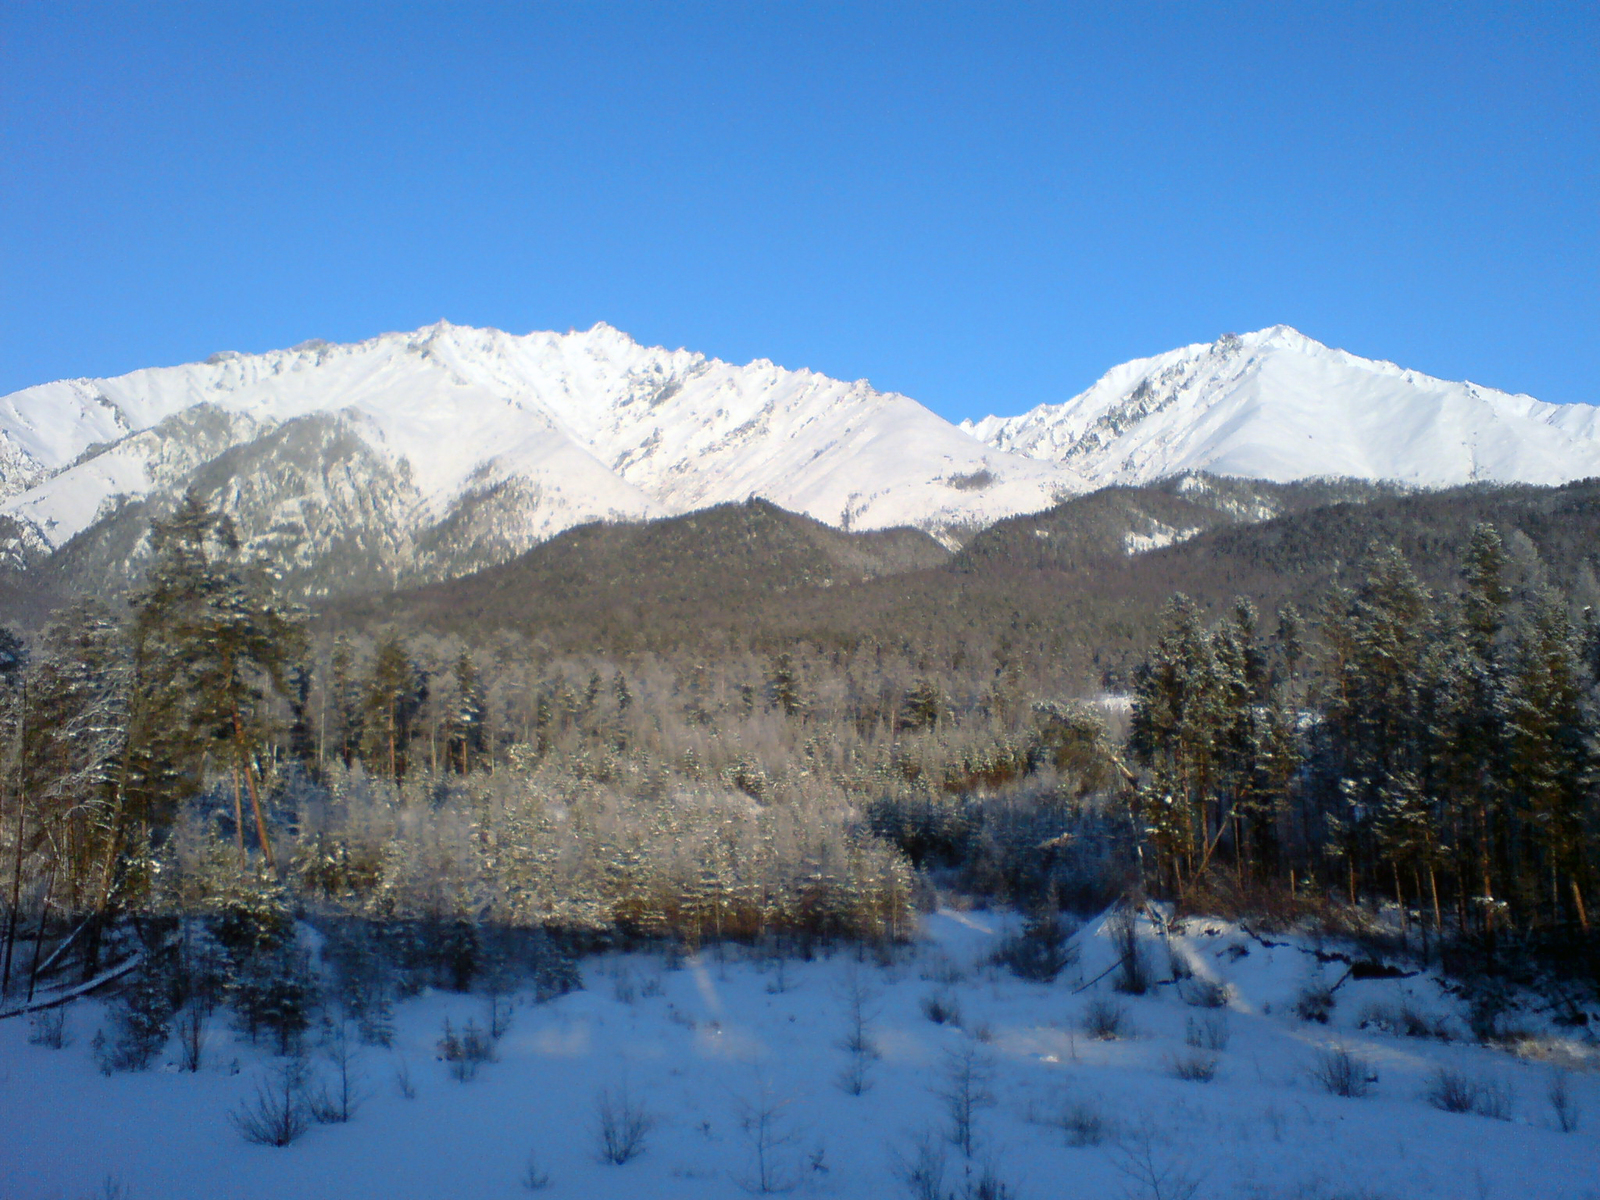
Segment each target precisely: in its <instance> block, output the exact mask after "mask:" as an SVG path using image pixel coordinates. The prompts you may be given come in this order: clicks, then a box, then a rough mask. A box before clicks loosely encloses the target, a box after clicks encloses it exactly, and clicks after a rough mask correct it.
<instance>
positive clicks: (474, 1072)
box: [439, 1017, 494, 1083]
mask: <svg viewBox="0 0 1600 1200" xmlns="http://www.w3.org/2000/svg"><path fill="white" fill-rule="evenodd" d="M439 1057H440V1058H442V1059H443V1060H444V1061H445V1062H446V1063H448V1064H449V1070H450V1075H451V1077H452V1078H454V1079H456V1080H458V1081H460V1082H461V1083H467V1082H469V1081H470V1080H473V1079H476V1078H477V1077H478V1068H479V1067H481V1066H482V1065H483V1064H484V1063H487V1062H493V1061H494V1039H493V1038H491V1037H490V1036H489V1035H488V1033H486V1032H485V1031H484V1030H482V1029H480V1028H478V1023H477V1022H476V1021H468V1022H467V1023H466V1026H465V1027H464V1028H463V1029H462V1030H461V1032H460V1033H459V1034H458V1033H456V1031H455V1030H454V1029H453V1028H452V1027H451V1025H450V1019H449V1018H448V1017H446V1018H445V1022H444V1036H443V1037H441V1038H440V1039H439Z"/></svg>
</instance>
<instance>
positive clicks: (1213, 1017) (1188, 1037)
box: [1183, 1012, 1230, 1050]
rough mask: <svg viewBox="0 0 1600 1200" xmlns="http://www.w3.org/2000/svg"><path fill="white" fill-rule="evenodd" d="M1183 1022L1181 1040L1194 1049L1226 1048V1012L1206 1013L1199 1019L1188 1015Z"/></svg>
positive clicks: (1227, 1034) (1227, 1036)
mask: <svg viewBox="0 0 1600 1200" xmlns="http://www.w3.org/2000/svg"><path fill="white" fill-rule="evenodd" d="M1183 1024H1184V1029H1183V1040H1184V1042H1185V1043H1186V1044H1188V1045H1190V1046H1193V1047H1194V1048H1195V1049H1196V1050H1226V1049H1227V1048H1228V1039H1229V1036H1230V1035H1229V1032H1228V1016H1227V1014H1226V1013H1221V1012H1215V1013H1207V1014H1206V1015H1205V1016H1204V1017H1202V1018H1200V1019H1199V1020H1196V1019H1195V1018H1194V1017H1190V1018H1188V1019H1187V1020H1186V1021H1185V1022H1184V1023H1183Z"/></svg>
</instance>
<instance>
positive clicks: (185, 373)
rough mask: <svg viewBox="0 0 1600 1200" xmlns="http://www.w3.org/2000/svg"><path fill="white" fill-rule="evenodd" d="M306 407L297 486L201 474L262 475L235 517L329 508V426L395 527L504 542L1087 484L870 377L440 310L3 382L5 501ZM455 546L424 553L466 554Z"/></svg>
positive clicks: (177, 461)
mask: <svg viewBox="0 0 1600 1200" xmlns="http://www.w3.org/2000/svg"><path fill="white" fill-rule="evenodd" d="M202 414H203V416H201V415H202ZM330 421H331V422H332V423H333V425H332V426H330V425H329V422H330ZM304 422H312V423H313V424H315V425H316V427H317V429H318V430H319V431H320V432H319V435H318V436H317V437H310V436H302V437H300V438H298V439H291V440H295V441H296V442H297V444H298V445H299V446H300V448H301V451H302V454H301V456H300V458H299V459H298V460H297V465H298V472H297V476H303V477H304V478H299V481H298V482H297V483H296V486H295V487H294V488H293V489H291V494H271V495H263V494H262V493H263V492H267V493H270V492H272V487H271V483H272V481H271V480H270V479H269V480H267V481H266V482H265V484H264V483H263V481H262V480H260V479H250V478H246V477H245V476H243V475H237V474H236V475H235V476H234V478H235V480H236V483H234V484H232V485H230V484H229V481H228V480H216V481H214V482H215V483H216V484H217V487H216V488H215V489H214V490H215V491H216V492H217V494H218V496H219V498H220V499H222V500H223V501H224V502H225V503H229V504H230V506H233V507H237V506H238V505H239V503H240V502H241V501H242V500H243V499H244V493H246V492H250V493H254V494H255V496H254V498H255V500H256V502H257V505H258V507H257V509H255V510H251V511H246V512H244V513H242V514H240V515H242V516H243V517H244V523H245V525H246V527H247V531H248V530H252V529H253V530H254V531H256V532H257V533H259V532H262V531H265V530H268V529H271V528H273V527H274V526H275V525H282V524H283V523H284V521H286V520H287V521H288V522H289V524H291V525H295V526H299V527H302V528H304V529H307V530H308V531H309V527H308V526H307V525H306V518H307V516H308V512H307V510H308V508H309V509H311V510H313V512H312V514H311V515H314V516H316V517H317V518H318V519H331V516H330V513H331V509H330V507H329V504H328V503H327V501H328V497H327V495H326V494H325V493H326V492H327V491H328V489H329V487H330V486H331V485H330V484H329V483H328V481H327V479H326V478H325V477H326V476H327V474H328V470H327V466H328V459H327V456H326V454H325V453H322V451H321V450H319V445H320V444H321V443H327V442H328V441H329V434H330V429H331V428H337V430H338V432H339V434H340V435H341V436H340V437H338V438H332V441H333V442H335V443H338V444H339V445H340V446H342V447H343V448H344V449H345V450H347V451H348V450H349V449H350V445H351V444H352V443H354V444H357V445H359V447H360V449H361V452H362V455H363V456H364V457H367V458H372V459H374V460H375V461H376V462H378V463H381V464H384V465H385V467H386V469H385V470H382V471H381V472H380V473H381V474H382V475H383V476H384V479H383V483H384V490H385V492H386V501H385V503H384V504H382V505H380V507H381V508H382V512H381V513H379V514H376V515H375V516H374V519H380V520H381V521H383V522H386V523H387V524H388V526H389V527H390V532H391V533H392V534H393V535H395V536H396V537H397V538H399V539H400V540H402V541H417V540H418V539H425V538H426V537H427V535H428V533H429V531H431V530H435V529H437V528H439V527H441V526H446V527H450V528H454V527H456V526H461V525H466V526H471V527H473V528H474V530H475V536H476V537H477V538H478V540H479V541H480V542H482V541H483V540H484V539H485V538H487V540H488V541H489V542H491V543H494V544H495V545H496V546H498V547H499V548H500V549H501V550H510V551H512V552H514V551H515V550H516V549H521V548H525V547H526V546H528V545H531V544H533V543H535V542H537V541H539V540H542V539H543V538H545V537H548V536H550V535H551V534H553V533H555V532H558V531H559V530H560V529H563V528H566V527H568V526H570V525H573V524H576V523H578V522H581V521H584V520H593V519H596V518H639V517H648V516H657V515H663V514H668V513H677V512H685V511H688V510H690V509H695V508H701V507H704V506H707V505H710V504H716V503H720V502H723V501H729V500H743V499H746V498H747V497H750V496H761V497H764V498H766V499H769V500H771V501H773V502H774V503H776V504H778V505H780V506H782V507H784V508H787V509H790V510H793V511H797V512H803V513H807V514H810V515H812V516H815V517H817V518H820V519H822V520H825V521H828V522H830V523H833V524H840V525H844V526H846V527H854V528H860V529H866V528H881V527H886V526H891V525H899V524H915V525H919V526H921V527H923V528H926V529H930V530H943V529H949V528H959V527H971V526H975V525H982V524H986V523H988V522H989V521H993V520H995V519H997V518H999V517H1002V516H1006V515H1010V514H1012V513H1017V512H1024V511H1031V510H1034V509H1038V508H1042V507H1045V506H1047V505H1049V504H1050V503H1051V502H1052V499H1053V497H1054V496H1056V495H1058V494H1061V493H1063V492H1071V491H1078V490H1081V489H1082V488H1083V486H1084V485H1083V482H1082V480H1080V479H1079V478H1078V477H1077V475H1076V473H1075V472H1074V471H1072V470H1071V469H1070V468H1066V467H1063V466H1061V465H1060V464H1056V463H1047V462H1041V461H1039V460H1037V459H1034V458H1031V457H1029V456H1026V455H1014V454H1009V453H1006V452H1004V451H996V450H994V449H993V448H992V447H989V446H986V445H984V444H983V443H982V442H979V441H978V440H976V439H974V438H972V437H971V436H969V435H968V434H966V433H963V432H962V431H960V430H958V429H957V428H956V427H954V426H953V425H951V424H950V423H948V422H946V421H944V420H943V419H941V418H940V417H938V416H936V415H934V414H933V413H932V412H930V411H928V410H927V409H926V408H924V407H922V406H921V405H920V404H917V403H916V402H915V401H912V400H909V399H907V398H906V397H904V396H897V395H889V394H884V393H880V392H877V391H874V390H873V389H872V388H871V387H869V386H868V385H867V384H866V383H865V382H864V381H862V382H857V383H843V382H841V381H839V380H835V379H829V378H828V377H826V376H823V375H818V374H815V373H814V372H811V371H789V370H785V369H783V368H781V367H778V366H775V365H774V364H772V363H770V362H767V361H765V360H758V361H756V362H753V363H750V364H748V365H746V366H735V365H733V364H730V363H725V362H721V361H719V360H716V359H707V358H705V357H703V356H701V355H698V354H693V353H690V352H688V351H685V350H676V351H672V350H665V349H661V348H659V347H645V346H640V345H638V344H637V343H635V342H634V341H633V340H632V339H631V338H629V337H628V336H627V335H626V334H623V333H621V332H619V331H618V330H615V329H613V328H611V327H610V326H607V325H603V324H601V325H596V326H595V327H594V328H593V329H590V330H587V331H585V332H578V333H569V334H565V335H562V334H554V333H533V334H529V335H527V336H525V337H517V336H513V335H510V334H506V333H502V332H500V331H498V330H493V329H471V328H463V327H458V326H452V325H449V324H447V323H440V324H438V325H433V326H429V327H427V328H424V329H421V330H418V331H416V332H415V333H407V334H386V335H384V336H382V337H378V338H374V339H371V340H370V341H366V342H361V343H359V344H356V345H349V346H334V345H327V344H324V343H307V344H305V345H302V346H298V347H296V348H294V349H292V350H284V351H275V352H272V353H268V354H260V355H242V354H219V355H215V356H213V357H212V358H210V359H207V360H206V361H205V362H203V363H191V364H188V365H185V366H179V367H169V368H159V369H154V370H145V371H137V372H134V373H133V374H131V375H125V376H122V377H120V378H116V379H78V380H68V381H62V382H58V383H50V384H45V385H42V386H39V387H34V388H29V389H27V390H25V391H21V392H17V393H15V394H13V395H10V396H7V397H4V398H0V495H4V496H6V499H5V500H4V501H3V502H0V516H10V517H11V518H13V519H14V520H16V521H18V522H19V523H20V524H21V527H22V529H23V531H24V533H23V537H24V540H30V541H32V542H34V543H36V545H37V548H39V549H50V550H53V549H55V548H58V547H60V546H61V545H63V544H64V543H65V542H67V541H68V540H70V539H71V538H73V537H75V536H77V535H79V534H81V533H83V532H84V531H85V530H88V529H90V527H91V526H93V525H95V523H96V522H97V521H101V520H103V519H104V518H105V517H106V516H107V515H108V514H109V513H110V512H111V511H112V510H113V509H114V508H115V507H116V506H117V505H118V504H119V503H121V502H123V501H125V500H126V499H128V498H137V497H142V496H147V495H162V494H172V493H175V492H176V491H178V490H181V489H182V488H183V487H186V486H189V485H190V484H191V483H193V482H194V479H195V477H196V474H197V472H199V471H201V470H202V468H203V467H204V466H205V465H206V464H209V463H213V462H215V461H217V455H218V454H220V453H221V452H222V451H223V450H227V449H230V448H232V450H233V452H234V457H235V458H236V459H239V460H240V462H241V465H242V463H243V462H245V461H249V460H252V459H253V458H255V457H259V456H252V455H241V454H239V453H238V448H239V447H241V446H245V445H252V444H256V443H259V442H260V441H261V439H263V438H277V439H278V440H279V441H282V440H283V439H284V433H283V431H284V430H285V429H289V428H293V427H294V426H296V424H297V423H304ZM202 427H203V429H202ZM197 430H198V431H203V432H204V434H205V436H204V437H203V438H202V437H199V436H197ZM319 439H320V442H319ZM345 457H346V458H348V454H346V456H345ZM341 461H342V460H341ZM366 469H367V470H368V471H369V472H371V471H374V470H376V469H377V468H375V467H374V466H372V465H370V464H369V465H368V466H367V468H366ZM212 473H213V474H215V472H212ZM486 497H493V498H494V500H495V503H494V504H490V505H488V506H487V508H486V506H485V504H484V501H485V498H486ZM262 505H264V506H265V507H260V506H262ZM486 513H488V515H487V516H486ZM485 521H488V522H489V524H491V525H493V526H495V528H493V529H490V530H487V531H486V530H485V529H484V528H483V526H484V523H485ZM433 540H434V541H435V542H437V539H436V538H435V539H433ZM396 555H397V556H398V558H397V562H396V564H395V569H396V570H397V571H399V573H401V574H404V573H405V564H404V563H403V562H401V561H399V560H401V559H404V557H405V552H404V550H403V549H401V548H397V549H396ZM450 557H451V556H450V554H449V553H448V552H445V553H443V555H442V558H443V560H445V561H441V562H439V563H438V564H436V565H437V568H438V571H437V572H436V573H450V571H451V570H453V569H457V568H460V567H463V566H465V567H470V566H473V565H481V564H477V563H473V562H466V563H458V562H453V561H449V560H450Z"/></svg>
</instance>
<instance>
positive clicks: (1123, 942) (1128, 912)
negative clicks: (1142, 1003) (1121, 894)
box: [1106, 903, 1150, 996]
mask: <svg viewBox="0 0 1600 1200" xmlns="http://www.w3.org/2000/svg"><path fill="white" fill-rule="evenodd" d="M1106 928H1107V931H1108V932H1109V933H1110V935H1111V944H1112V945H1113V946H1115V947H1116V951H1117V974H1116V978H1115V980H1114V981H1113V984H1112V986H1113V987H1115V988H1116V989H1117V991H1119V992H1123V993H1125V994H1127V995H1129V996H1142V995H1144V994H1145V993H1146V992H1148V991H1149V990H1150V967H1149V964H1147V963H1146V962H1145V959H1144V951H1143V949H1142V948H1141V947H1140V945H1139V910H1138V908H1137V907H1136V906H1135V905H1133V904H1132V903H1124V904H1123V906H1122V907H1121V908H1119V909H1117V911H1116V912H1115V913H1113V914H1112V916H1111V919H1110V920H1109V921H1108V922H1107V923H1106Z"/></svg>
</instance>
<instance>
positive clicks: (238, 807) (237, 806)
mask: <svg viewBox="0 0 1600 1200" xmlns="http://www.w3.org/2000/svg"><path fill="white" fill-rule="evenodd" d="M233 832H234V833H235V834H237V835H238V838H239V861H240V862H243V861H244V857H245V850H244V798H243V796H241V795H240V794H239V748H238V747H237V746H235V747H234V751H233Z"/></svg>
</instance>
